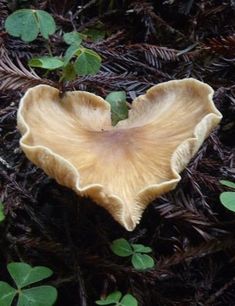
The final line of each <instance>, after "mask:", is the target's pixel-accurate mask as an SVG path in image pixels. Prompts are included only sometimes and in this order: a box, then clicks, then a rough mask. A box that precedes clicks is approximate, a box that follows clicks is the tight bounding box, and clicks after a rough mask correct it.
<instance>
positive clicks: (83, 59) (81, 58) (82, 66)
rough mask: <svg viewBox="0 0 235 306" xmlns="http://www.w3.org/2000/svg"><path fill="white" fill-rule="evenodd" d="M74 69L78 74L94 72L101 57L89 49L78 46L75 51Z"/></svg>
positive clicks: (98, 67)
mask: <svg viewBox="0 0 235 306" xmlns="http://www.w3.org/2000/svg"><path fill="white" fill-rule="evenodd" d="M76 56H77V60H76V61H75V65H74V67H75V71H76V73H77V74H78V75H81V76H83V75H88V74H96V73H97V72H98V71H99V69H100V66H101V57H100V56H99V54H98V53H96V52H95V51H93V50H91V49H87V48H80V49H79V50H78V51H77V52H76Z"/></svg>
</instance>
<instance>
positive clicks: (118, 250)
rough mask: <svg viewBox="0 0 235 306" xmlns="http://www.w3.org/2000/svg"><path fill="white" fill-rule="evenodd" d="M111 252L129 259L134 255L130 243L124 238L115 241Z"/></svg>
mask: <svg viewBox="0 0 235 306" xmlns="http://www.w3.org/2000/svg"><path fill="white" fill-rule="evenodd" d="M111 250H112V251H113V253H114V254H116V255H117V256H120V257H128V256H131V255H132V254H133V249H132V247H131V245H130V243H129V242H128V241H127V240H126V239H124V238H120V239H116V240H114V241H113V243H112V244H111Z"/></svg>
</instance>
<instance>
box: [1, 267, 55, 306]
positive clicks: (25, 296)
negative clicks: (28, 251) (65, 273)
mask: <svg viewBox="0 0 235 306" xmlns="http://www.w3.org/2000/svg"><path fill="white" fill-rule="evenodd" d="M7 270H8V272H9V273H10V275H11V277H12V279H13V280H14V282H15V284H16V286H17V288H13V287H11V286H10V285H9V284H8V283H6V282H2V281H0V305H1V306H11V305H12V303H13V300H14V299H15V297H17V304H16V305H17V306H26V305H27V306H52V305H54V303H55V301H56V299H57V290H56V289H55V288H54V287H52V286H38V287H31V285H32V284H34V283H37V282H39V281H42V280H44V279H46V278H48V277H50V276H51V275H52V274H53V272H52V270H50V269H49V268H47V267H42V266H38V267H31V266H30V265H28V264H26V263H22V262H12V263H10V264H8V265H7ZM29 286H30V287H29Z"/></svg>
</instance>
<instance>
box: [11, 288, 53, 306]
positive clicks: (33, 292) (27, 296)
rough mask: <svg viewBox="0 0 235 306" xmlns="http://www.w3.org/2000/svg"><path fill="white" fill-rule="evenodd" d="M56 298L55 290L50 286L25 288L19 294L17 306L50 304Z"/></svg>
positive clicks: (43, 305)
mask: <svg viewBox="0 0 235 306" xmlns="http://www.w3.org/2000/svg"><path fill="white" fill-rule="evenodd" d="M56 299H57V290H56V289H55V288H54V287H52V286H40V287H35V288H30V289H25V290H23V291H21V293H20V294H19V300H18V303H17V306H52V305H54V303H55V301H56Z"/></svg>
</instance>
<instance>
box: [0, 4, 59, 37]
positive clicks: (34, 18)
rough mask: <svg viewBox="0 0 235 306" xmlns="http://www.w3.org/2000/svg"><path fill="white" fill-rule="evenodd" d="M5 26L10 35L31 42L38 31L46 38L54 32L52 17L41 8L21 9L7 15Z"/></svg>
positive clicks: (54, 26)
mask: <svg viewBox="0 0 235 306" xmlns="http://www.w3.org/2000/svg"><path fill="white" fill-rule="evenodd" d="M5 28H6V31H7V32H8V33H9V34H10V35H12V36H14V37H20V38H21V39H22V40H23V41H25V42H31V41H33V40H35V39H36V38H37V37H38V35H39V33H41V35H42V36H43V37H44V38H45V39H48V38H49V35H52V34H54V33H55V30H56V25H55V21H54V18H53V17H52V16H51V15H50V14H49V13H47V12H45V11H43V10H34V9H21V10H17V11H15V12H14V13H12V14H11V15H10V16H8V17H7V19H6V22H5Z"/></svg>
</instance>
